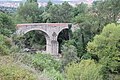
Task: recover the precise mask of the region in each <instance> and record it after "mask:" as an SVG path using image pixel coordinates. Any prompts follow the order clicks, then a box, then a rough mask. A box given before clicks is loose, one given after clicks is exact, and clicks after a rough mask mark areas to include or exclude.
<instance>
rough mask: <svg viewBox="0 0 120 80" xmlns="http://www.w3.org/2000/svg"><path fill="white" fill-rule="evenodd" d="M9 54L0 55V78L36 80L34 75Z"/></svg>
mask: <svg viewBox="0 0 120 80" xmlns="http://www.w3.org/2000/svg"><path fill="white" fill-rule="evenodd" d="M13 61H14V59H13V58H12V57H11V56H2V57H0V80H36V76H35V75H34V74H33V73H32V72H31V71H28V70H26V69H24V68H22V67H20V66H17V64H16V63H13Z"/></svg>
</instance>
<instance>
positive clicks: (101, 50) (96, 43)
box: [87, 23, 120, 58]
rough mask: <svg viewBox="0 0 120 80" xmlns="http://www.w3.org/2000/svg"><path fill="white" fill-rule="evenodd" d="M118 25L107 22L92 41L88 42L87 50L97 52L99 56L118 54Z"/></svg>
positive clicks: (119, 38) (119, 28)
mask: <svg viewBox="0 0 120 80" xmlns="http://www.w3.org/2000/svg"><path fill="white" fill-rule="evenodd" d="M119 32H120V25H115V24H113V23H112V24H108V25H107V26H105V27H104V29H103V31H102V33H101V34H100V35H96V36H95V37H94V40H93V42H89V43H88V47H87V48H88V51H89V52H91V53H95V54H97V55H98V56H99V57H100V58H102V57H104V56H105V57H107V56H112V57H113V56H114V57H115V56H117V55H119V53H120V52H119V46H116V45H118V44H120V42H119V40H120V35H119Z"/></svg>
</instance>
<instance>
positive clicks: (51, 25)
mask: <svg viewBox="0 0 120 80" xmlns="http://www.w3.org/2000/svg"><path fill="white" fill-rule="evenodd" d="M69 24H71V23H27V24H17V26H16V27H17V28H19V27H25V26H50V27H57V26H59V27H60V26H68V25H69Z"/></svg>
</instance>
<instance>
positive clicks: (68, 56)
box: [61, 43, 78, 68]
mask: <svg viewBox="0 0 120 80" xmlns="http://www.w3.org/2000/svg"><path fill="white" fill-rule="evenodd" d="M62 48H63V49H62V55H63V57H62V60H61V61H62V68H64V66H66V65H67V64H68V63H70V62H72V61H77V60H78V57H77V49H76V48H75V47H74V46H73V45H69V43H65V44H64V45H63V47H62Z"/></svg>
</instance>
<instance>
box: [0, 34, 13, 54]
mask: <svg viewBox="0 0 120 80" xmlns="http://www.w3.org/2000/svg"><path fill="white" fill-rule="evenodd" d="M11 46H12V44H11V40H10V39H9V38H8V37H6V36H3V35H0V55H6V54H9V52H10V48H11Z"/></svg>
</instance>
